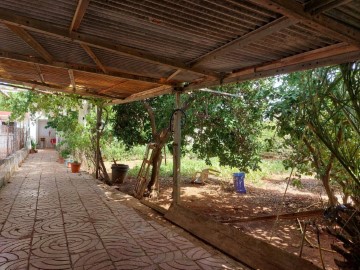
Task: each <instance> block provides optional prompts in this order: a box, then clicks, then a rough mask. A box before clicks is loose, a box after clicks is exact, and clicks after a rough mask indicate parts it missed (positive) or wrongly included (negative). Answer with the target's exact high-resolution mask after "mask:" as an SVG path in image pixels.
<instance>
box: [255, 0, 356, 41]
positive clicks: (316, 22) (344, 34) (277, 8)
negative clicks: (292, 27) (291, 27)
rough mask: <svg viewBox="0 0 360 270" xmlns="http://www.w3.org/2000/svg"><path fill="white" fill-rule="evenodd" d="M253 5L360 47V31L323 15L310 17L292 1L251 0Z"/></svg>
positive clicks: (301, 7) (298, 4) (297, 3)
mask: <svg viewBox="0 0 360 270" xmlns="http://www.w3.org/2000/svg"><path fill="white" fill-rule="evenodd" d="M251 1H252V2H253V3H255V4H257V5H260V6H263V7H265V8H267V9H269V10H272V11H274V12H277V13H280V14H282V15H284V16H287V17H289V18H294V19H297V20H300V21H301V22H302V23H304V24H306V25H307V26H309V27H311V28H313V29H316V30H319V31H320V32H322V33H324V34H326V35H328V36H330V37H332V38H334V39H337V40H339V41H343V42H347V43H349V44H354V45H356V46H358V47H360V31H359V30H358V29H355V28H353V27H350V26H348V25H345V24H343V23H341V22H339V21H336V20H334V19H332V18H330V17H328V16H326V15H324V14H318V15H315V16H313V15H311V14H310V13H308V12H305V10H304V7H303V5H301V4H300V3H299V2H297V1H294V0H291V1H290V0H251Z"/></svg>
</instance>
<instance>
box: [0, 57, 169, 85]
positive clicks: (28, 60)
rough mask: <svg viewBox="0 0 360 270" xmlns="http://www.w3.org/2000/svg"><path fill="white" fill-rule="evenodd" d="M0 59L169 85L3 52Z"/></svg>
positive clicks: (127, 74)
mask: <svg viewBox="0 0 360 270" xmlns="http://www.w3.org/2000/svg"><path fill="white" fill-rule="evenodd" d="M0 58H4V59H8V60H13V61H14V62H16V61H20V62H25V63H35V64H39V65H43V66H48V67H56V68H64V69H72V70H76V71H80V72H85V73H91V74H100V75H104V76H109V77H116V78H121V79H128V80H135V81H142V82H149V83H156V84H164V85H171V83H170V82H166V81H164V80H161V79H157V78H151V77H145V76H139V75H134V74H129V73H125V72H120V71H117V70H115V69H109V68H107V74H104V73H103V71H100V70H99V69H98V68H94V67H93V66H89V65H83V64H73V63H65V62H60V61H54V62H52V63H48V62H46V61H44V60H42V59H39V58H36V57H30V56H26V55H20V54H16V53H10V52H5V51H0Z"/></svg>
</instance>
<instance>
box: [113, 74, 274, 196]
mask: <svg viewBox="0 0 360 270" xmlns="http://www.w3.org/2000/svg"><path fill="white" fill-rule="evenodd" d="M271 85H272V83H271V80H261V81H256V82H247V83H241V84H231V85H227V86H222V87H219V88H217V89H215V90H217V91H223V92H227V93H231V94H234V95H237V98H234V97H229V96H224V95H217V94H213V93H207V92H194V93H185V94H183V95H182V104H183V106H182V111H183V112H184V113H185V114H186V117H184V116H183V120H184V125H183V127H182V146H183V149H185V147H189V146H190V147H192V151H193V152H194V153H196V154H197V155H198V156H199V157H200V158H203V159H205V160H206V162H207V163H208V164H211V161H210V159H211V158H212V157H218V158H219V161H220V164H221V165H229V166H232V167H236V168H239V170H242V171H248V170H249V169H258V163H259V162H260V158H259V154H260V148H261V143H260V142H259V134H260V133H261V129H262V126H263V112H264V108H265V106H266V104H267V102H268V99H269V98H268V96H269V91H270V89H271ZM173 110H174V97H173V96H172V95H166V96H161V97H157V98H153V99H150V100H147V101H142V102H134V103H130V104H123V105H117V106H114V111H115V118H114V135H115V136H117V137H118V138H119V139H121V140H122V141H124V142H125V144H126V145H127V147H132V146H134V145H137V144H144V143H150V142H154V143H156V144H158V148H157V149H158V152H157V153H156V156H157V157H158V156H160V154H161V149H162V147H163V146H164V144H166V143H167V142H168V140H169V139H170V138H171V128H170V126H171V124H170V123H171V115H172V113H173ZM155 160H156V161H155V162H156V163H155V162H154V164H153V168H157V166H156V165H157V164H158V163H157V162H158V159H155ZM157 176H158V172H156V171H155V170H153V172H152V177H151V181H150V184H149V186H148V189H149V190H151V186H152V185H153V183H155V181H156V178H157Z"/></svg>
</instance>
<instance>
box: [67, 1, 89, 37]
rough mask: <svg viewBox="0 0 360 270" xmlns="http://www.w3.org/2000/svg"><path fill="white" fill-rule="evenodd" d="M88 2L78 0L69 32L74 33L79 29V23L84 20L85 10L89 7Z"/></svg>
mask: <svg viewBox="0 0 360 270" xmlns="http://www.w3.org/2000/svg"><path fill="white" fill-rule="evenodd" d="M89 2H90V0H79V2H78V5H77V7H76V11H75V14H74V17H73V19H72V22H71V25H70V28H69V32H72V31H76V30H78V28H79V27H80V23H81V21H82V19H83V18H84V15H85V12H86V9H87V7H88V5H89Z"/></svg>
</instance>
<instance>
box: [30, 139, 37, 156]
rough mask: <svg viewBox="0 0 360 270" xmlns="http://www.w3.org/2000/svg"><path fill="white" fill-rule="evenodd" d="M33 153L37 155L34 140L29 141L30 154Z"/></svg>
mask: <svg viewBox="0 0 360 270" xmlns="http://www.w3.org/2000/svg"><path fill="white" fill-rule="evenodd" d="M33 153H37V150H36V143H35V141H34V140H31V149H30V154H33Z"/></svg>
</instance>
